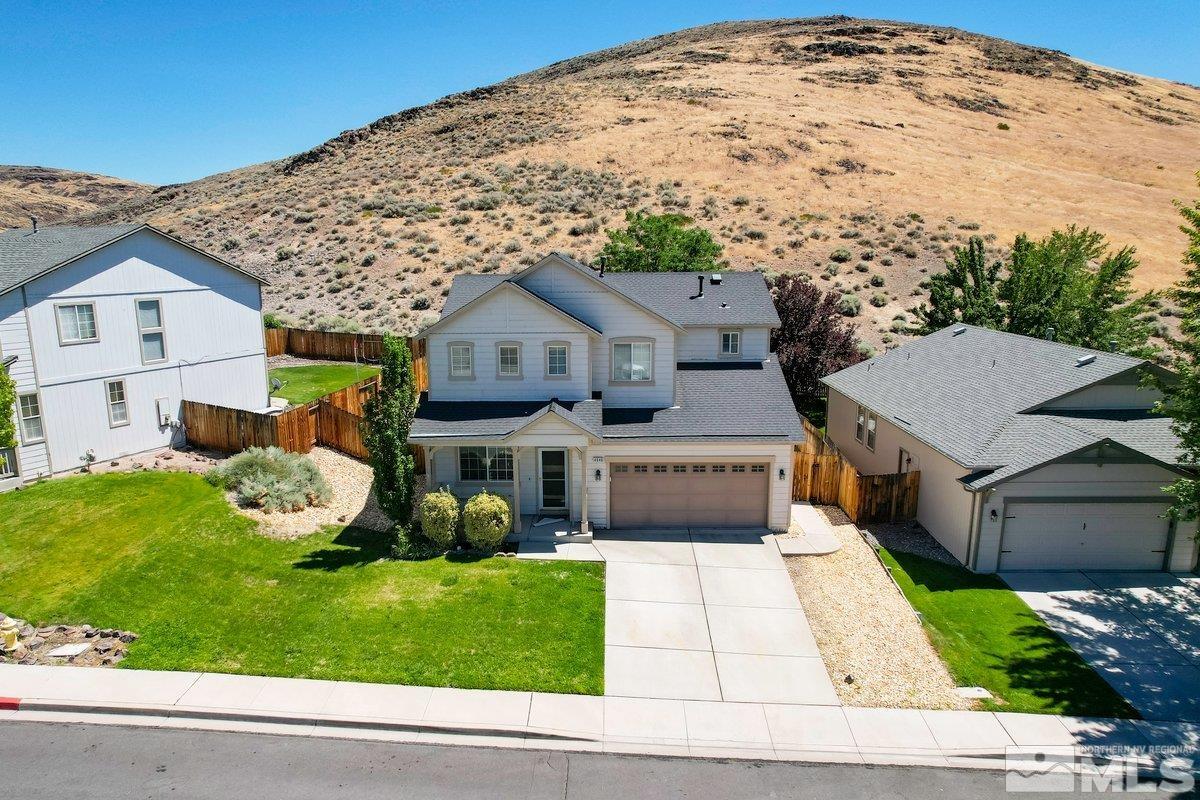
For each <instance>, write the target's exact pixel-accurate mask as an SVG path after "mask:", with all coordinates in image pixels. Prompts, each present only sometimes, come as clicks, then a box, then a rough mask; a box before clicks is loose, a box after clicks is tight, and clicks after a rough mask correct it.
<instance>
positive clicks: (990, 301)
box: [916, 236, 1004, 333]
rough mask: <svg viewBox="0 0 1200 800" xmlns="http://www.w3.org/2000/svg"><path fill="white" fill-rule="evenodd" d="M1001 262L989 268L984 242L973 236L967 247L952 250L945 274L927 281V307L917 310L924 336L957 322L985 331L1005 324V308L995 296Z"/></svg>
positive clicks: (923, 306)
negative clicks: (928, 286)
mask: <svg viewBox="0 0 1200 800" xmlns="http://www.w3.org/2000/svg"><path fill="white" fill-rule="evenodd" d="M999 274H1000V262H999V261H997V262H995V263H994V264H992V265H991V266H988V263H987V256H985V255H984V252H983V239H981V238H979V237H978V236H972V237H971V239H970V241H968V242H967V246H966V247H956V248H954V258H953V260H951V261H947V262H946V271H945V272H939V273H938V274H937V275H934V276H933V277H932V278H930V279H929V281H930V283H931V284H932V285H931V286H930V288H929V305H928V306H926V305H924V304H922V305H921V306H920V307H918V308H917V311H916V314H917V319H918V320H920V322H921V331H922V332H923V333H932V332H933V331H936V330H941V329H942V328H945V327H946V326H947V325H953V324H954V323H956V322H966V323H969V324H971V325H979V326H981V327H984V328H999V327H1001V326H1002V325H1003V324H1004V308H1003V307H1002V306H1001V305H1000V301H999V298H998V297H997V276H998V275H999Z"/></svg>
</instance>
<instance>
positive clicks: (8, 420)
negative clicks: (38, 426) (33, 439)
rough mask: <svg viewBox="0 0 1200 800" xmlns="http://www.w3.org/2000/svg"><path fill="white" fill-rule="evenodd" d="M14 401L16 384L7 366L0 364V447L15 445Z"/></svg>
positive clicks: (15, 400) (15, 398)
mask: <svg viewBox="0 0 1200 800" xmlns="http://www.w3.org/2000/svg"><path fill="white" fill-rule="evenodd" d="M16 403H17V385H16V383H14V382H13V379H12V376H11V375H9V374H8V367H5V366H0V449H3V448H6V447H16V446H17V423H16V422H15V421H14V419H13V418H14V415H15V414H16V413H17V412H16Z"/></svg>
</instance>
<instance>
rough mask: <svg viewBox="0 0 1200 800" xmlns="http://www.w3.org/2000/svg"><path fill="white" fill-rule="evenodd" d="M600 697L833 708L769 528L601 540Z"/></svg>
mask: <svg viewBox="0 0 1200 800" xmlns="http://www.w3.org/2000/svg"><path fill="white" fill-rule="evenodd" d="M594 544H595V546H596V549H597V550H599V551H600V554H601V555H602V556H603V557H604V560H605V561H606V562H607V566H606V571H607V588H606V600H605V629H604V645H605V646H604V676H605V677H604V684H605V694H607V695H614V696H621V697H651V698H663V699H672V700H726V701H734V702H762V703H812V704H823V705H837V704H838V698H837V694H836V693H835V692H834V690H833V684H832V683H831V682H830V680H829V675H828V673H827V672H826V670H825V664H824V662H823V661H822V660H821V655H820V653H818V652H817V644H816V641H815V640H814V639H813V636H812V632H811V631H810V630H809V627H808V620H807V619H806V618H805V616H804V611H803V610H802V609H801V608H800V601H799V600H798V599H797V598H796V591H795V589H794V588H793V586H792V581H791V578H790V577H789V575H788V572H787V569H786V567H785V566H784V563H783V559H782V557H781V556H780V555H779V548H778V547H777V546H776V545H775V542H774V541H773V540H772V539H771V538H770V534H769V533H768V532H767V531H765V530H747V531H715V530H709V531H705V530H703V529H691V530H687V529H678V530H661V531H660V530H647V531H613V532H608V533H604V534H598V535H597V536H596V538H595V540H594Z"/></svg>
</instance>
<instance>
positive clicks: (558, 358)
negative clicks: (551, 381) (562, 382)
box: [546, 344, 567, 378]
mask: <svg viewBox="0 0 1200 800" xmlns="http://www.w3.org/2000/svg"><path fill="white" fill-rule="evenodd" d="M546 374H547V375H549V376H550V377H552V378H556V377H558V378H561V377H563V376H564V375H566V374H567V346H566V345H565V344H548V345H546Z"/></svg>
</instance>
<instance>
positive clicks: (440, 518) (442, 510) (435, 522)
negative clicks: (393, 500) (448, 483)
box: [421, 489, 458, 550]
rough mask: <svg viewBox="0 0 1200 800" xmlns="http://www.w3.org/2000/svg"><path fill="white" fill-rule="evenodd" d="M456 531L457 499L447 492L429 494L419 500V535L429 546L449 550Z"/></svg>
mask: <svg viewBox="0 0 1200 800" xmlns="http://www.w3.org/2000/svg"><path fill="white" fill-rule="evenodd" d="M457 530H458V498H457V497H455V496H454V495H452V494H451V493H450V492H449V491H447V490H445V489H442V490H441V491H439V492H430V493H429V494H427V495H425V497H424V498H423V499H422V500H421V533H422V534H423V535H424V536H425V538H426V539H428V540H429V543H430V544H433V545H435V546H437V547H440V548H442V549H443V550H449V549H450V548H451V547H453V546H454V539H455V532H456V531H457Z"/></svg>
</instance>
